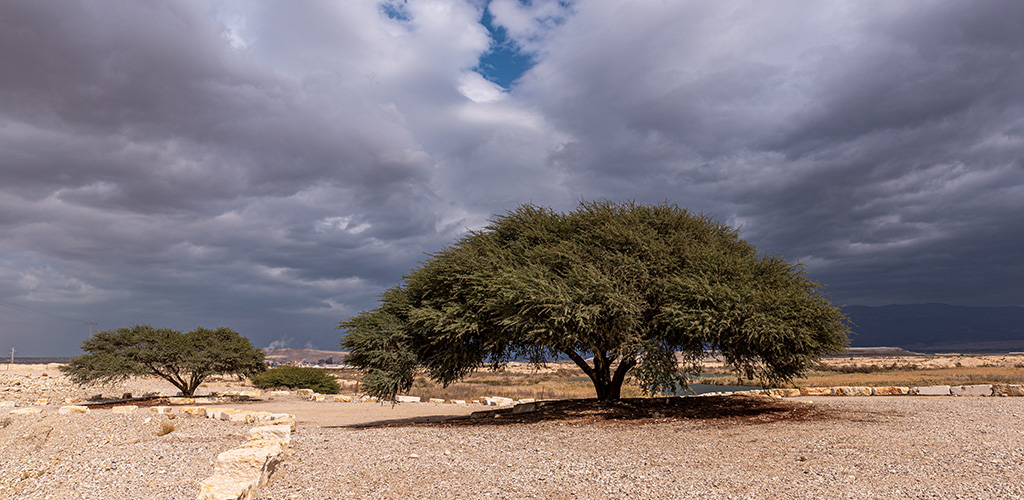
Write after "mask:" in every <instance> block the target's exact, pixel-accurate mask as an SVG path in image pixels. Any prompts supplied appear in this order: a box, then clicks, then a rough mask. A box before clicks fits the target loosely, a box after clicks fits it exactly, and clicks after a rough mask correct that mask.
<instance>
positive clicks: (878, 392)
mask: <svg viewBox="0 0 1024 500" xmlns="http://www.w3.org/2000/svg"><path fill="white" fill-rule="evenodd" d="M871 394H873V395H875V396H899V395H903V394H910V388H909V387H901V386H883V387H875V388H874V389H873V390H872V391H871Z"/></svg>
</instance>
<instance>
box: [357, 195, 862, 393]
mask: <svg viewBox="0 0 1024 500" xmlns="http://www.w3.org/2000/svg"><path fill="white" fill-rule="evenodd" d="M847 324H848V322H847V319H846V317H845V316H844V315H843V314H842V313H841V312H840V310H839V309H838V308H836V307H834V306H833V305H832V304H831V303H830V302H829V301H828V300H827V299H826V298H825V297H824V296H823V295H822V294H821V293H820V291H819V286H818V284H817V283H815V282H813V281H811V280H810V279H808V278H807V277H806V276H805V275H804V274H803V271H802V269H801V267H800V266H799V265H793V264H789V263H787V262H786V261H785V260H784V259H782V258H781V257H779V256H776V255H765V254H762V253H759V252H758V251H757V250H756V249H755V248H754V246H753V245H751V244H749V243H747V242H746V241H743V240H742V239H740V238H739V235H738V231H737V230H735V229H733V228H730V227H728V226H726V225H723V224H720V223H717V222H715V221H713V220H712V219H711V218H709V217H706V216H703V215H697V214H693V213H691V212H689V211H687V210H684V209H681V208H679V207H678V206H676V205H673V204H668V203H665V204H661V205H656V206H650V205H641V204H636V203H623V204H615V203H611V202H606V201H602V202H583V203H581V204H580V206H579V208H578V209H577V210H575V211H573V212H570V213H567V214H561V213H556V212H554V211H552V210H550V209H547V208H541V207H537V206H533V205H524V206H521V207H519V208H517V209H515V210H513V211H511V212H508V213H507V214H505V215H502V216H498V217H495V218H494V219H493V220H492V221H491V223H490V225H488V226H487V227H485V228H484V229H483V230H481V231H475V232H471V233H470V234H468V235H467V236H465V237H463V238H462V239H460V240H459V241H457V242H455V243H454V244H453V245H451V246H449V247H446V248H444V249H443V250H441V251H440V252H437V253H435V254H432V255H430V256H429V258H428V259H427V260H426V261H425V262H424V263H422V264H421V265H420V266H419V267H418V268H416V269H414V270H413V271H412V272H410V273H409V274H408V275H406V276H405V278H404V281H403V283H402V284H400V285H399V286H396V287H394V288H392V289H390V290H388V291H386V292H385V293H384V294H383V295H381V300H380V306H379V307H377V308H376V309H373V310H371V311H364V312H362V313H360V314H359V315H357V316H355V317H353V318H350V319H348V320H347V321H343V322H341V323H340V324H339V328H340V329H343V330H345V331H346V332H347V336H346V337H345V338H344V339H343V340H342V343H341V344H342V347H343V348H346V349H348V350H350V351H351V355H350V356H349V358H348V360H347V362H348V363H350V364H353V365H355V366H358V367H360V368H362V369H363V370H364V372H365V376H364V380H363V383H364V388H365V390H366V391H367V392H368V393H370V394H372V395H375V396H378V397H380V398H382V399H391V400H393V399H394V396H395V395H396V394H397V393H398V392H403V391H407V390H408V389H409V388H410V387H411V385H412V380H413V373H414V370H415V369H416V367H417V366H423V367H425V368H426V370H427V371H428V373H429V374H430V376H431V377H432V378H433V379H435V380H436V381H438V382H441V383H443V384H446V385H447V384H449V383H452V382H455V381H457V380H459V379H461V378H463V377H464V376H466V375H467V374H468V373H470V372H471V371H473V370H475V369H477V368H479V367H481V366H484V365H485V364H491V365H492V366H493V367H498V366H500V365H501V364H502V363H504V362H506V361H508V360H510V359H512V358H514V357H518V358H526V359H529V360H530V361H532V362H534V363H537V364H542V363H544V362H545V361H547V360H550V359H552V358H554V357H558V356H564V357H568V358H569V359H571V360H572V361H574V362H575V363H576V364H577V365H578V366H579V367H580V368H581V369H582V370H583V371H584V372H585V373H586V374H587V376H588V377H590V379H591V380H592V382H593V384H594V388H595V390H596V392H597V397H598V399H601V400H608V399H617V398H619V397H620V393H621V388H622V384H623V382H624V381H625V380H626V377H627V374H631V375H632V376H633V377H634V378H635V380H636V382H637V383H638V384H639V385H640V386H641V387H642V388H643V390H644V391H645V392H647V393H649V394H658V393H662V392H663V391H671V390H675V389H676V388H677V387H679V386H685V385H686V381H687V374H688V373H698V372H699V371H700V367H701V360H702V359H704V358H705V357H706V356H709V355H710V354H712V353H714V352H718V353H721V354H722V355H723V356H724V357H725V359H726V360H727V361H728V363H729V364H730V365H731V366H732V367H733V368H735V369H736V370H737V371H738V372H740V373H742V374H744V375H745V376H747V377H748V378H758V379H760V380H762V381H763V382H765V383H768V384H770V383H778V382H783V381H787V380H791V379H792V378H793V377H795V376H796V375H798V374H800V373H801V372H802V371H803V370H804V369H805V368H806V367H807V366H808V364H809V363H810V362H811V361H813V360H815V359H817V358H818V357H820V356H821V355H822V354H825V353H829V352H836V351H839V350H841V349H842V348H843V347H845V345H846V342H847V339H846V334H847V333H848V331H849V329H848V326H847ZM588 357H589V358H591V359H587V358H588Z"/></svg>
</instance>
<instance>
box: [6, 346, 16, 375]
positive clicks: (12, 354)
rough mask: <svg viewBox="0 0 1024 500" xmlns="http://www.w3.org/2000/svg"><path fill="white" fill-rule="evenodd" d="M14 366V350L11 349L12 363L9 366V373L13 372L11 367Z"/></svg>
mask: <svg viewBox="0 0 1024 500" xmlns="http://www.w3.org/2000/svg"><path fill="white" fill-rule="evenodd" d="M13 364H14V348H13V347H12V348H11V362H10V363H8V365H7V371H11V365H13Z"/></svg>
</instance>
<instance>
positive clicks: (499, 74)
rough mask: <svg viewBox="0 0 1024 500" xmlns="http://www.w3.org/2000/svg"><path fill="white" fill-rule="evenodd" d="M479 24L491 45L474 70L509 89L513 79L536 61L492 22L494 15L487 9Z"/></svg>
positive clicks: (501, 28) (502, 28) (521, 74)
mask: <svg viewBox="0 0 1024 500" xmlns="http://www.w3.org/2000/svg"><path fill="white" fill-rule="evenodd" d="M480 24H483V25H484V27H485V28H487V32H488V33H490V35H491V47H490V50H489V51H488V52H487V53H485V54H484V55H483V56H481V57H480V64H478V65H477V67H476V68H475V69H476V72H477V73H480V74H481V75H482V76H483V77H484V78H486V79H488V80H490V81H491V82H494V83H496V84H498V85H500V86H501V87H502V88H504V89H506V90H508V89H511V88H512V85H513V84H514V83H515V81H516V80H518V79H519V77H521V76H523V74H524V73H526V72H527V71H529V69H530V68H532V67H533V65H534V64H535V63H536V62H535V61H534V60H533V57H532V56H531V55H530V54H528V53H526V52H525V51H523V50H522V49H521V48H520V47H519V44H517V43H516V42H515V40H513V39H511V38H509V36H508V32H507V31H506V30H505V28H504V27H502V26H496V25H495V24H494V16H492V15H491V12H490V11H489V10H488V9H484V15H483V18H482V19H481V20H480Z"/></svg>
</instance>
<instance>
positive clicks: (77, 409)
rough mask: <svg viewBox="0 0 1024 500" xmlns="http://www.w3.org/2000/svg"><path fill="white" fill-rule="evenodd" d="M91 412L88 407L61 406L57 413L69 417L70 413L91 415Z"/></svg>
mask: <svg viewBox="0 0 1024 500" xmlns="http://www.w3.org/2000/svg"><path fill="white" fill-rule="evenodd" d="M89 411H90V410H89V407H88V406H80V405H68V406H61V407H60V409H59V410H57V413H63V414H64V415H67V414H70V413H89Z"/></svg>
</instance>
